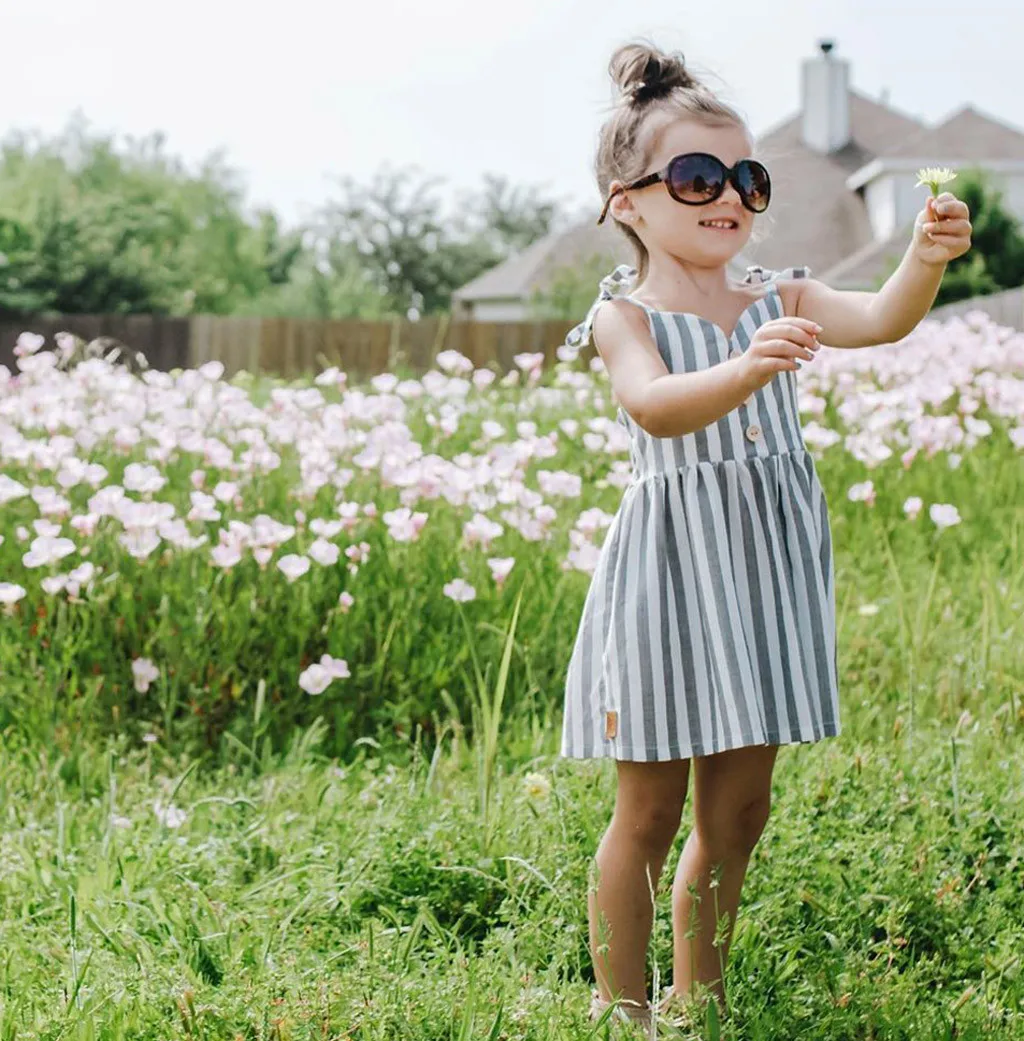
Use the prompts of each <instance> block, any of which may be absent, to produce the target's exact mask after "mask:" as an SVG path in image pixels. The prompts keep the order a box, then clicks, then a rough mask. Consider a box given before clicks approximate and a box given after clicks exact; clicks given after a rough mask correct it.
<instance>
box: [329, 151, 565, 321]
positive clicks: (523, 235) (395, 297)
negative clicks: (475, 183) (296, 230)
mask: <svg viewBox="0 0 1024 1041" xmlns="http://www.w3.org/2000/svg"><path fill="white" fill-rule="evenodd" d="M442 183H443V182H442V181H441V180H440V179H439V178H435V177H426V176H424V175H422V173H421V172H420V171H419V170H418V169H417V168H415V167H405V168H401V169H392V168H391V167H389V166H385V167H383V168H382V169H381V170H380V171H379V172H378V173H377V174H376V176H375V177H374V178H373V180H372V181H371V183H369V184H366V185H363V184H359V183H358V182H357V181H356V180H355V179H353V178H352V177H343V178H341V179H340V181H339V187H340V189H341V196H340V198H339V199H337V200H334V201H331V202H329V203H328V204H327V205H325V206H324V207H322V209H321V211H320V213H319V215H318V219H317V221H316V223H315V227H314V235H315V238H316V240H317V248H316V251H317V254H318V255H319V256H321V257H322V258H323V260H324V262H325V263H326V264H327V267H328V269H329V270H330V271H331V272H335V273H336V272H337V271H338V270H339V264H341V265H347V264H349V263H351V260H352V257H353V256H354V255H356V256H358V257H359V259H360V260H361V262H362V265H363V267H364V269H365V271H366V273H367V277H368V279H369V280H370V282H371V283H372V284H373V285H374V286H375V287H376V290H377V293H378V294H379V296H380V297H381V298H383V300H384V301H385V302H386V307H387V309H388V310H389V311H390V312H392V313H395V314H411V315H413V316H417V315H422V314H431V313H436V312H439V311H444V310H447V309H448V308H449V307H450V306H451V295H452V292H453V291H454V290H455V289H457V288H458V287H459V286H461V285H464V284H465V283H466V282H469V281H470V280H472V279H473V278H475V277H476V276H477V275H479V274H481V273H483V272H484V271H486V270H487V269H488V268H491V267H493V266H494V265H496V264H498V263H500V262H501V261H502V260H504V259H505V258H506V257H507V256H509V254H510V253H512V252H516V251H518V250H519V249H522V248H525V246H527V245H529V244H530V243H531V242H533V241H534V240H535V239H536V238H538V237H539V236H541V235H543V234H545V233H546V232H547V231H548V230H550V228H551V225H552V222H553V221H554V219H555V217H556V215H557V213H558V208H559V204H558V203H556V202H554V201H551V200H548V199H546V198H543V197H541V195H540V193H539V192H538V191H537V189H532V188H527V189H510V187H509V185H508V183H507V182H506V181H505V180H503V179H501V178H498V177H494V176H490V177H488V178H487V180H486V183H485V187H484V189H483V191H482V192H481V193H479V194H478V195H475V196H472V195H471V196H468V197H467V199H466V202H465V203H464V204H463V205H462V206H461V207H460V208H459V209H458V210H457V212H456V213H454V214H447V213H446V212H445V209H444V207H443V205H442V202H441V199H440V197H439V194H438V188H439V187H440V185H441V184H442Z"/></svg>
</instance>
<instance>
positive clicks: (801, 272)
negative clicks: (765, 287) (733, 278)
mask: <svg viewBox="0 0 1024 1041" xmlns="http://www.w3.org/2000/svg"><path fill="white" fill-rule="evenodd" d="M810 277H811V269H810V268H809V267H807V266H806V265H802V266H798V267H784V268H783V269H782V270H781V271H772V270H771V269H769V268H764V267H761V265H760V264H753V265H752V266H750V267H748V268H747V275H746V278H744V280H743V281H744V282H749V283H751V284H752V285H758V284H760V283H762V282H774V281H776V279H780V278H810Z"/></svg>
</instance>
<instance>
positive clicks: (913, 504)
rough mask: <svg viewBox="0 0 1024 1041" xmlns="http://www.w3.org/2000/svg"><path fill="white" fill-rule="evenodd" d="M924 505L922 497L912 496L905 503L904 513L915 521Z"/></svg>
mask: <svg viewBox="0 0 1024 1041" xmlns="http://www.w3.org/2000/svg"><path fill="white" fill-rule="evenodd" d="M923 505H924V503H923V502H922V501H921V498H920V496H918V495H911V496H910V497H909V498H908V499H907V500H906V502H904V503H903V512H904V513H905V514H906V515H907V516H908V517H909V518H910V519H911V520H913V519H914V518H915V517H916V516H917V515H918V514H919V513H920V512H921V507H922V506H923Z"/></svg>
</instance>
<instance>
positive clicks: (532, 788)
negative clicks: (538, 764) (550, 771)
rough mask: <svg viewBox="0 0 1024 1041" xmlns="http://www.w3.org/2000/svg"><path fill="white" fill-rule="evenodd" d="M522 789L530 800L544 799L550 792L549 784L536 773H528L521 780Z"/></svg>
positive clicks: (542, 776)
mask: <svg viewBox="0 0 1024 1041" xmlns="http://www.w3.org/2000/svg"><path fill="white" fill-rule="evenodd" d="M523 788H524V789H525V791H526V794H527V796H528V797H529V798H531V799H546V798H547V796H548V793H549V792H550V791H551V782H550V781H549V780H548V779H547V778H546V777H545V776H544V775H543V774H538V773H528V774H527V775H526V776H525V777H524V778H523Z"/></svg>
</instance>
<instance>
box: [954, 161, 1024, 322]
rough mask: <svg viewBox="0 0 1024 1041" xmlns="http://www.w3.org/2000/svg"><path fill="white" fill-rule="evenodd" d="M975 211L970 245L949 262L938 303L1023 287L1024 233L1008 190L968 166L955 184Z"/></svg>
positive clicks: (959, 194)
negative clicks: (1006, 200)
mask: <svg viewBox="0 0 1024 1041" xmlns="http://www.w3.org/2000/svg"><path fill="white" fill-rule="evenodd" d="M950 188H951V190H952V191H953V193H954V194H955V195H956V196H957V198H959V199H963V201H964V202H966V203H967V207H968V209H969V210H970V211H971V225H972V228H973V231H972V233H971V248H970V250H968V252H967V253H965V254H964V255H963V256H962V257H957V258H956V260H953V261H950V263H949V265H948V266H947V268H946V273H945V275H944V276H943V278H942V285H941V286H940V287H939V293H938V296H937V297H936V300H935V306H937V307H938V306H939V305H941V304H949V303H953V301H955V300H969V299H970V298H972V297H975V296H987V295H988V294H989V293H996V292H999V290H1001V289H1014V288H1016V287H1017V286H1020V285H1024V234H1022V232H1021V225H1020V222H1019V221H1018V220H1017V218H1016V217H1015V216H1014V215H1013V214H1012V213H1010V212H1009V211H1008V210H1007V209H1006V208H1005V206H1004V203H1003V193H1002V192H1001V191H1000V190H999V189H997V188H996V187H995V186H994V185H993V184H992V183H991V180H990V179H989V177H988V175H987V174H986V173H985V172H984V171H982V170H977V169H973V170H965V171H962V172H960V173H959V174H958V176H957V179H956V181H954V182H953V184H952V185H951V186H950Z"/></svg>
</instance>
